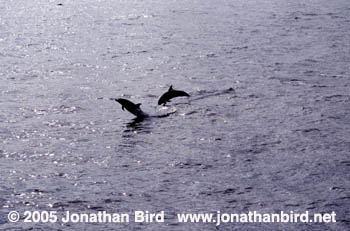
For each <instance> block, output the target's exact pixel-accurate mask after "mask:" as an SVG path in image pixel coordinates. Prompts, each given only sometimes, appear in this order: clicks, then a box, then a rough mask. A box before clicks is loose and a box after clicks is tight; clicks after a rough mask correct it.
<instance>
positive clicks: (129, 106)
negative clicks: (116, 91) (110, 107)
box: [111, 98, 148, 118]
mask: <svg viewBox="0 0 350 231" xmlns="http://www.w3.org/2000/svg"><path fill="white" fill-rule="evenodd" d="M111 100H115V101H117V102H118V103H120V104H121V105H122V110H123V111H124V108H125V109H126V110H127V111H128V112H130V113H131V114H133V115H135V116H136V117H137V118H145V117H148V115H147V114H146V113H145V112H143V111H142V110H141V108H140V106H141V104H140V103H138V104H134V103H133V102H131V101H130V100H127V99H122V98H118V99H115V98H111Z"/></svg>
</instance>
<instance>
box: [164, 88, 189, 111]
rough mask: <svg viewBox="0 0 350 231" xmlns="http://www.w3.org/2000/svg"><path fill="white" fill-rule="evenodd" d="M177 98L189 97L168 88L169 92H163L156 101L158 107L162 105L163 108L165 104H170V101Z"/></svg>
mask: <svg viewBox="0 0 350 231" xmlns="http://www.w3.org/2000/svg"><path fill="white" fill-rule="evenodd" d="M179 96H187V97H189V96H190V95H189V94H188V93H186V92H184V91H178V90H174V89H173V86H170V87H169V90H168V91H167V92H165V93H164V94H163V95H162V96H161V97H160V98H159V100H158V105H161V104H163V106H165V104H166V103H167V102H170V99H172V98H175V97H179Z"/></svg>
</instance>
